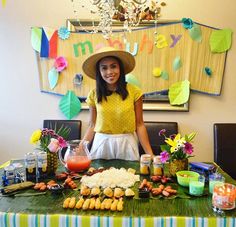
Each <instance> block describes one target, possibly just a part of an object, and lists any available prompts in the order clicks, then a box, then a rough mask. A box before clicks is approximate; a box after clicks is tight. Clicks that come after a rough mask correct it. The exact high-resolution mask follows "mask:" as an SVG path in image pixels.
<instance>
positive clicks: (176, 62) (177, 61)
mask: <svg viewBox="0 0 236 227" xmlns="http://www.w3.org/2000/svg"><path fill="white" fill-rule="evenodd" d="M181 66H182V62H181V59H180V57H179V56H178V57H176V58H175V60H174V61H173V70H174V71H177V70H178V69H179V68H180V67H181Z"/></svg>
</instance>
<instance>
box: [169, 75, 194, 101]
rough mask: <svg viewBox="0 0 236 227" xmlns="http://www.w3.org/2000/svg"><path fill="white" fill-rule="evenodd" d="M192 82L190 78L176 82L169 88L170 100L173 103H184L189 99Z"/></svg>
mask: <svg viewBox="0 0 236 227" xmlns="http://www.w3.org/2000/svg"><path fill="white" fill-rule="evenodd" d="M189 93H190V82H189V81H188V80H184V81H180V82H177V83H174V84H172V85H171V86H170V88H169V93H168V96H169V100H170V104H171V105H182V104H184V103H186V102H187V101H188V99H189Z"/></svg>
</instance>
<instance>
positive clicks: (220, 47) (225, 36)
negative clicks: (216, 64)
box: [210, 29, 232, 53]
mask: <svg viewBox="0 0 236 227" xmlns="http://www.w3.org/2000/svg"><path fill="white" fill-rule="evenodd" d="M231 43H232V30H231V29H222V30H215V31H213V32H212V33H211V37H210V47H211V51H212V52H214V53H222V52H225V51H227V50H229V49H230V47H231Z"/></svg>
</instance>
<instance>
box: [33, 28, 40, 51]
mask: <svg viewBox="0 0 236 227" xmlns="http://www.w3.org/2000/svg"><path fill="white" fill-rule="evenodd" d="M41 40H42V28H36V27H34V28H31V45H32V47H33V48H34V50H36V51H38V52H40V49H41Z"/></svg>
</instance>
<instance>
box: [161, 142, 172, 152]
mask: <svg viewBox="0 0 236 227" xmlns="http://www.w3.org/2000/svg"><path fill="white" fill-rule="evenodd" d="M160 147H161V150H162V151H170V146H169V145H166V144H162V145H160Z"/></svg>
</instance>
